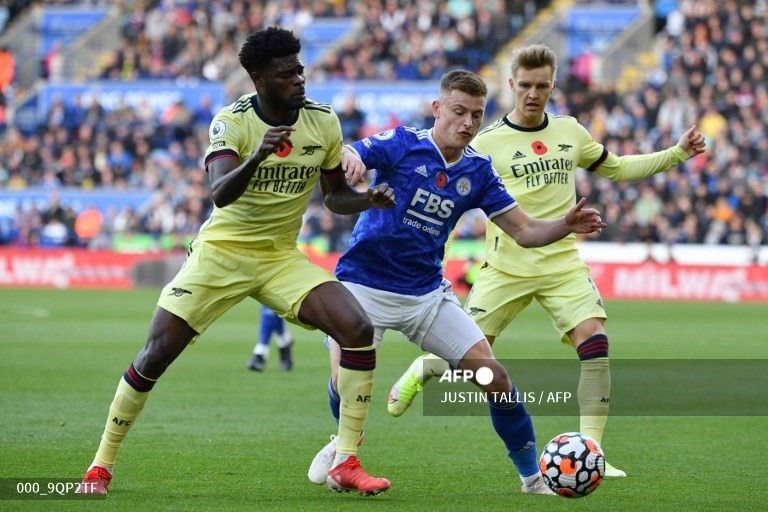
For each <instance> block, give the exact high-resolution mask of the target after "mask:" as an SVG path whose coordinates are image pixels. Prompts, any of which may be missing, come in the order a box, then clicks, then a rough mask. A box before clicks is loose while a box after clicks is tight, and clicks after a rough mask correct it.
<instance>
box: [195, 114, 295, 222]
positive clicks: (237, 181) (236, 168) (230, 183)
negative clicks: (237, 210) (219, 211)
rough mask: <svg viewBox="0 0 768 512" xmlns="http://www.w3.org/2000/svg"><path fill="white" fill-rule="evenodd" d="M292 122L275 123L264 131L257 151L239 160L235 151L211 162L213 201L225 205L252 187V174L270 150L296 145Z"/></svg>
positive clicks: (210, 178)
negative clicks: (241, 160) (276, 124)
mask: <svg viewBox="0 0 768 512" xmlns="http://www.w3.org/2000/svg"><path fill="white" fill-rule="evenodd" d="M292 131H293V127H291V126H274V127H272V128H270V129H269V130H267V131H266V132H265V133H264V137H262V139H261V143H259V147H258V148H256V151H254V152H253V153H251V155H250V156H249V157H248V158H247V159H246V160H245V161H244V162H243V163H242V164H238V160H237V158H235V157H234V155H226V156H224V157H222V158H216V159H214V160H212V161H210V162H209V163H208V179H209V180H210V182H211V197H212V198H213V203H214V204H215V205H216V206H217V207H219V208H223V207H225V206H227V205H228V204H232V203H233V202H235V201H236V200H237V199H238V198H239V197H240V196H242V195H243V193H244V192H245V191H246V189H247V188H248V185H249V184H250V182H251V178H253V175H254V174H255V173H256V170H257V169H258V168H259V164H260V163H261V162H263V161H264V160H265V159H266V158H267V157H268V156H269V155H270V154H272V153H275V152H277V151H278V150H279V149H280V148H281V147H282V146H283V145H284V144H287V145H289V146H292V144H291V139H290V134H291V132H292Z"/></svg>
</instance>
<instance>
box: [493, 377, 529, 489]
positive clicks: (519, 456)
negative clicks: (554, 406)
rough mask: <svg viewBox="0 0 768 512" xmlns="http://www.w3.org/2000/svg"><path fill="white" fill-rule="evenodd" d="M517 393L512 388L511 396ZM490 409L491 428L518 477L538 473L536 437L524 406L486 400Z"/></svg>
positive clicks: (511, 402)
mask: <svg viewBox="0 0 768 512" xmlns="http://www.w3.org/2000/svg"><path fill="white" fill-rule="evenodd" d="M516 393H517V391H516V390H515V389H514V388H513V390H512V395H511V396H515V395H516ZM488 405H489V406H490V408H491V421H492V422H493V428H494V429H496V433H497V434H498V435H499V437H500V438H501V440H502V441H504V446H506V447H507V451H508V453H509V458H510V459H512V462H514V464H515V467H516V468H517V471H518V473H520V476H523V477H526V476H531V475H534V474H536V473H538V472H539V460H538V450H537V449H536V436H535V434H534V433H533V421H532V420H531V416H530V415H529V414H528V411H526V410H525V405H523V403H522V402H515V401H493V400H488Z"/></svg>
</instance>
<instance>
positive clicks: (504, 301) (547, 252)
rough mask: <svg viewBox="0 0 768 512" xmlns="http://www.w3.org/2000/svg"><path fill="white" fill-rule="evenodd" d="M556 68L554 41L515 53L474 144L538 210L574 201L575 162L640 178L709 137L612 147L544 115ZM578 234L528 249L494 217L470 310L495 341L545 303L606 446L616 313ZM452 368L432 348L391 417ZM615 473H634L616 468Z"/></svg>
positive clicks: (401, 383) (690, 134)
mask: <svg viewBox="0 0 768 512" xmlns="http://www.w3.org/2000/svg"><path fill="white" fill-rule="evenodd" d="M556 71H557V57H556V56H555V54H554V52H553V51H552V50H551V49H550V48H548V47H547V46H544V45H531V46H526V47H523V48H519V49H518V50H516V51H515V53H514V55H513V58H512V73H511V76H510V78H509V87H510V88H511V89H512V93H513V94H514V98H515V106H514V108H513V109H512V111H511V112H509V113H508V114H507V115H505V116H504V117H503V118H501V119H499V120H498V121H496V122H494V123H493V124H492V125H491V126H489V127H488V128H486V129H485V130H483V131H481V132H480V133H479V134H478V136H477V137H476V138H475V140H474V141H472V146H473V147H474V148H475V149H476V150H477V151H479V152H482V153H487V154H488V155H490V156H491V158H492V159H493V166H494V168H495V169H496V170H497V172H498V173H499V174H500V175H501V177H502V180H503V181H504V185H505V187H506V188H507V190H508V191H509V192H510V194H512V196H513V197H514V198H515V199H516V200H517V202H518V203H519V204H520V205H521V206H522V207H523V208H525V211H526V212H528V213H529V214H530V215H532V216H534V217H538V218H543V219H552V218H555V217H559V216H561V215H563V214H564V213H565V212H567V211H568V209H569V208H570V207H572V206H573V204H574V203H575V202H576V186H575V184H576V180H575V172H576V168H582V169H585V170H586V171H588V172H590V173H594V174H597V175H599V176H603V177H605V178H608V179H611V180H613V181H635V180H641V179H643V178H647V177H649V176H652V175H654V174H657V173H660V172H664V171H666V170H668V169H671V168H673V167H675V166H677V165H679V164H681V163H683V162H685V161H686V160H688V159H689V158H691V157H693V156H695V155H698V154H699V153H702V152H703V151H704V149H705V147H704V137H703V136H702V134H701V133H700V132H699V131H698V130H697V129H696V128H695V127H691V128H690V129H688V130H687V131H686V132H685V133H683V134H682V135H681V136H680V139H679V141H678V142H677V144H676V145H675V146H672V147H670V148H668V149H666V150H664V151H659V152H656V153H652V154H648V155H629V156H618V155H615V154H612V153H610V152H609V151H608V150H607V149H605V147H604V146H603V145H602V144H599V143H598V142H596V141H595V140H593V139H592V136H591V135H590V134H589V133H588V132H587V130H586V129H585V128H584V127H583V126H581V125H580V124H579V123H578V122H577V121H576V119H574V118H573V117H569V116H553V115H549V114H547V112H546V111H545V109H546V106H547V103H548V101H549V98H550V96H551V95H552V91H553V90H554V88H555V86H556V80H555V73H556ZM575 240H576V236H575V235H573V234H572V235H569V236H567V237H565V238H563V239H562V240H559V241H557V242H555V243H553V244H550V245H546V246H543V247H536V248H523V247H521V246H520V245H518V244H517V243H515V241H514V240H513V239H512V237H510V236H508V235H506V234H505V233H504V232H502V231H501V230H500V229H499V228H498V227H497V226H496V225H495V224H494V223H493V222H488V226H487V231H486V263H485V265H484V266H483V268H482V270H480V272H479V274H478V275H477V278H476V281H475V283H474V285H473V287H472V291H471V293H470V295H469V297H468V299H467V303H466V304H465V309H466V311H467V312H468V313H469V314H470V315H471V316H472V318H474V320H475V322H477V324H478V325H479V326H480V329H481V330H482V331H483V333H484V334H485V337H486V338H487V339H488V341H489V342H490V343H493V341H494V340H495V339H496V337H497V336H498V335H499V334H500V333H501V331H503V330H504V329H505V328H506V327H507V326H508V325H509V323H510V322H511V321H512V320H513V319H514V318H515V317H516V316H517V314H518V313H520V312H521V311H522V310H523V309H525V308H526V307H527V306H528V304H530V303H531V301H532V300H534V299H535V300H536V301H538V302H539V304H541V306H542V307H543V308H544V309H545V310H546V311H547V314H548V315H549V317H550V319H551V320H552V324H553V326H554V327H555V330H556V331H557V332H558V334H559V336H560V338H561V340H562V341H563V342H564V343H568V344H571V345H573V347H574V348H575V349H576V353H577V354H578V356H579V359H580V360H581V376H580V379H579V388H578V402H579V409H580V414H581V420H580V427H579V430H580V431H581V432H584V433H585V434H588V435H590V436H592V437H593V438H594V439H596V440H597V441H598V442H601V441H602V437H603V430H604V427H605V422H606V419H607V416H608V406H609V403H610V395H611V374H610V365H609V360H608V336H607V334H606V332H605V320H606V318H607V315H606V312H605V309H604V307H603V301H602V299H601V298H600V294H599V292H598V290H597V287H596V286H595V284H594V282H593V281H592V278H591V276H590V272H589V268H588V267H587V266H586V264H585V263H584V262H583V261H582V259H581V257H580V256H579V253H578V250H577V248H576V245H575ZM425 367H426V368H427V371H425V370H424V368H425ZM445 368H447V363H446V362H445V361H442V360H440V359H439V358H437V357H436V356H433V355H431V354H430V355H426V356H422V357H420V358H418V359H416V361H414V362H413V363H412V364H411V366H410V367H409V368H408V370H407V371H406V372H405V373H404V374H403V376H402V377H401V378H400V379H399V380H398V381H397V383H395V385H394V387H393V388H392V391H391V392H390V397H389V404H388V410H389V412H390V414H392V415H393V416H400V415H401V414H403V413H404V412H405V410H406V409H407V408H408V407H409V406H410V404H411V402H412V401H413V398H414V396H415V395H416V394H417V393H418V392H419V391H420V390H421V388H422V386H423V385H424V383H425V382H426V381H427V380H428V379H429V378H431V377H432V376H433V375H434V374H435V373H437V374H442V371H443V370H444V369H445ZM606 475H607V476H626V475H625V473H624V471H622V470H620V469H617V468H615V467H613V466H611V465H610V464H606Z"/></svg>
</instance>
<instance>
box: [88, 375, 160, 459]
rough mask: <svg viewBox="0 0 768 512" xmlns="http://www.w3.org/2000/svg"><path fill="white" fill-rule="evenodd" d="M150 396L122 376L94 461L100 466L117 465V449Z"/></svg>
mask: <svg viewBox="0 0 768 512" xmlns="http://www.w3.org/2000/svg"><path fill="white" fill-rule="evenodd" d="M148 396H149V392H139V391H136V390H135V389H133V387H132V386H131V385H130V384H128V382H126V380H125V378H123V377H120V382H119V383H118V385H117V391H116V392H115V398H114V399H113V400H112V405H111V406H110V407H109V416H108V417H107V424H106V426H105V427H104V433H103V434H102V435H101V443H99V449H98V451H97V452H96V459H95V461H94V462H96V463H97V464H98V465H99V466H102V467H105V468H109V469H111V468H112V467H113V466H114V465H115V458H116V457H117V450H118V449H120V445H121V444H123V439H125V435H126V434H127V433H128V430H129V429H130V428H131V426H132V425H133V422H134V421H136V418H137V417H138V415H139V413H140V412H141V410H142V409H143V408H144V403H145V402H146V401H147V397H148Z"/></svg>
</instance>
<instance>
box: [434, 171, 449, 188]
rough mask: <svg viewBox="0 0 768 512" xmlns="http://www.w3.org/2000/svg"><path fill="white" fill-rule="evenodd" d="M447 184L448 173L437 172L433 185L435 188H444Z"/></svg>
mask: <svg viewBox="0 0 768 512" xmlns="http://www.w3.org/2000/svg"><path fill="white" fill-rule="evenodd" d="M447 184H448V175H447V174H445V173H444V172H439V173H437V178H436V179H435V185H436V186H437V188H445V186H446V185H447Z"/></svg>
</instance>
